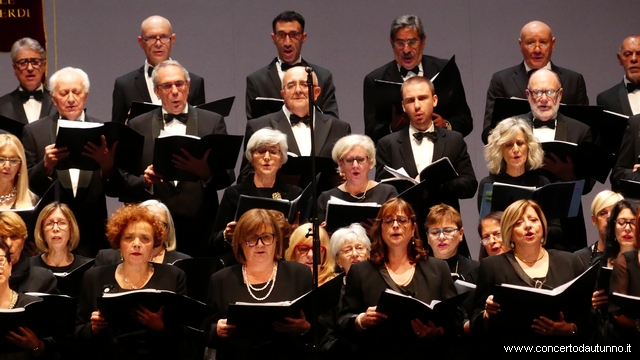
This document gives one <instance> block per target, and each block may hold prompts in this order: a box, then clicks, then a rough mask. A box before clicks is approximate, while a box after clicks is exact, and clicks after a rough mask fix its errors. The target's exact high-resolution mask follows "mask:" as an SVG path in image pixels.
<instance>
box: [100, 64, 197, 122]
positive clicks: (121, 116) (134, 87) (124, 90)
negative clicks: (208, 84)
mask: <svg viewBox="0 0 640 360" xmlns="http://www.w3.org/2000/svg"><path fill="white" fill-rule="evenodd" d="M189 78H191V85H189V97H188V98H187V102H188V103H189V104H193V105H201V104H204V103H205V99H204V79H202V78H201V77H200V76H198V75H196V74H194V73H192V72H189ZM134 101H138V102H151V95H149V88H148V87H147V80H146V78H145V76H144V65H143V66H141V67H140V68H139V69H137V70H134V71H132V72H130V73H128V74H125V75H122V76H120V77H119V78H117V79H116V82H115V84H114V85H113V103H112V108H111V121H116V122H121V123H124V122H125V120H127V118H128V117H129V109H131V103H133V102H134Z"/></svg>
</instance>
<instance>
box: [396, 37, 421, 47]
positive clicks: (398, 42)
mask: <svg viewBox="0 0 640 360" xmlns="http://www.w3.org/2000/svg"><path fill="white" fill-rule="evenodd" d="M419 43H420V40H419V39H416V38H412V39H407V40H402V39H396V40H394V41H393V45H395V47H397V48H398V49H402V48H404V46H405V45H409V47H412V48H414V47H416V45H418V44H419Z"/></svg>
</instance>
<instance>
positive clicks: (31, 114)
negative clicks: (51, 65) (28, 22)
mask: <svg viewBox="0 0 640 360" xmlns="http://www.w3.org/2000/svg"><path fill="white" fill-rule="evenodd" d="M11 60H12V61H13V73H14V74H15V75H16V78H17V79H18V82H19V83H20V84H19V86H18V88H17V89H15V90H14V91H12V92H10V93H8V94H6V95H4V96H2V97H0V115H2V116H6V117H8V118H9V119H13V120H16V121H19V122H21V123H23V124H25V125H26V124H29V123H31V122H34V121H36V120H38V119H40V118H43V117H45V116H47V115H51V114H54V113H55V112H56V108H55V107H54V106H53V104H52V103H51V97H50V96H49V90H48V89H47V88H45V87H44V86H43V84H42V83H43V79H44V74H45V73H46V72H47V52H46V51H45V50H44V49H43V48H42V46H40V43H38V42H37V41H36V40H33V39H31V38H22V39H20V40H18V41H16V42H15V43H13V46H12V47H11Z"/></svg>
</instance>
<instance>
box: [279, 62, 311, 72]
mask: <svg viewBox="0 0 640 360" xmlns="http://www.w3.org/2000/svg"><path fill="white" fill-rule="evenodd" d="M296 66H307V62H306V61H304V60H300V62H297V63H295V64H288V63H286V62H284V61H283V62H281V63H280V68H281V69H282V71H283V72H284V71H287V70H289V69H291V68H292V67H296Z"/></svg>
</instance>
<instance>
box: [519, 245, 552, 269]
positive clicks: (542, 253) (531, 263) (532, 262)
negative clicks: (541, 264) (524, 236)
mask: <svg viewBox="0 0 640 360" xmlns="http://www.w3.org/2000/svg"><path fill="white" fill-rule="evenodd" d="M545 252H546V251H545V250H544V249H542V251H540V256H539V257H538V258H537V259H535V260H525V259H523V258H521V257H520V256H518V253H517V252H516V251H515V250H514V251H513V254H514V255H515V256H516V258H518V260H520V261H522V262H523V263H525V264H527V265H529V266H532V265H533V264H535V263H537V262H538V261H540V259H542V258H543V257H544V254H545Z"/></svg>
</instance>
